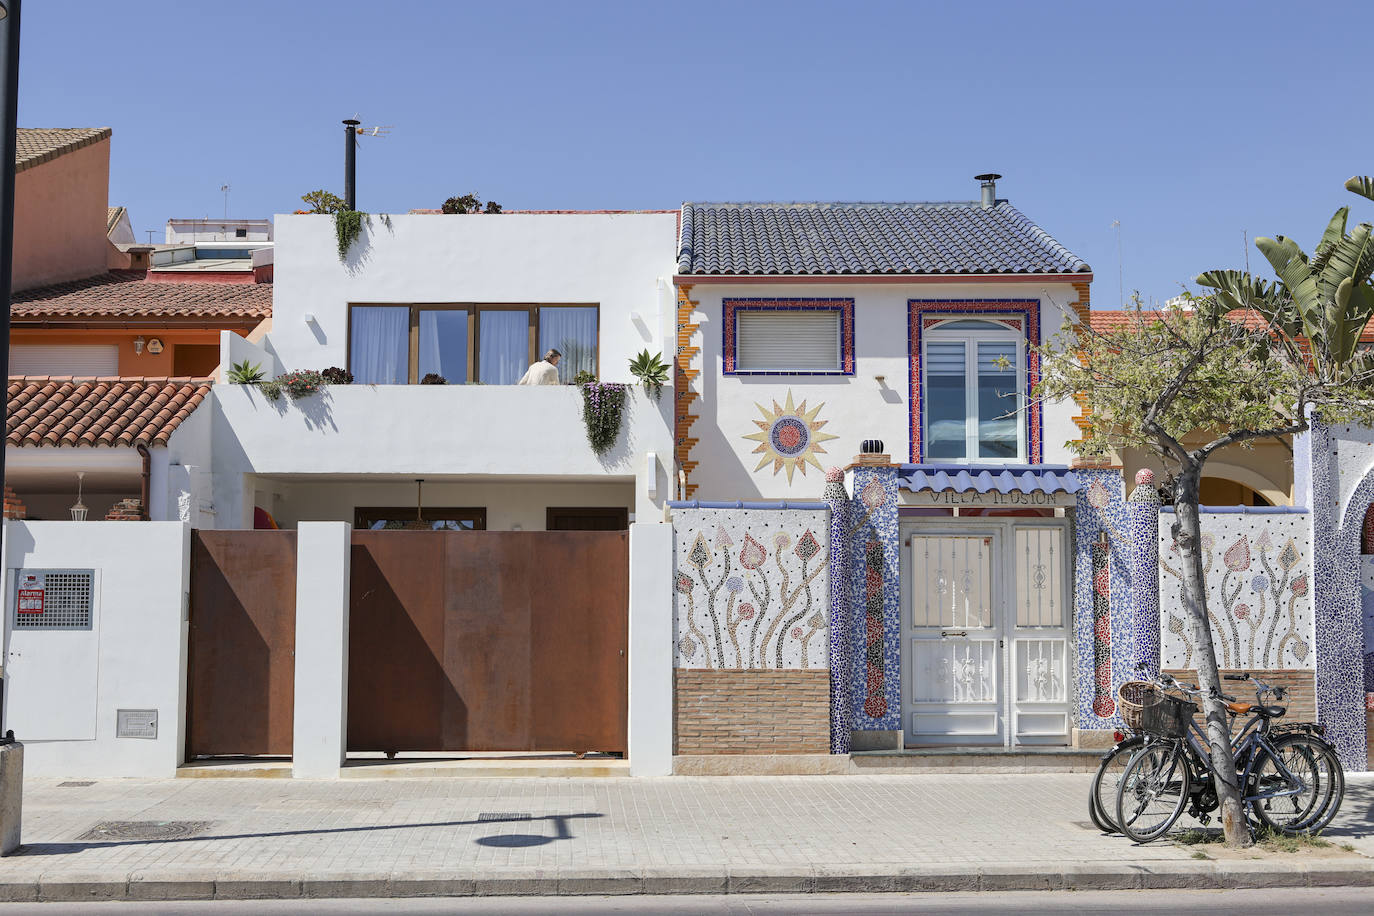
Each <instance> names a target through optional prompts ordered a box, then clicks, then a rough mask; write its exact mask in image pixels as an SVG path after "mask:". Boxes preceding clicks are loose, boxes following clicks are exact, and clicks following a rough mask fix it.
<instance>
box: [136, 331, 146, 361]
mask: <svg viewBox="0 0 1374 916" xmlns="http://www.w3.org/2000/svg"><path fill="white" fill-rule="evenodd" d="M143 344H144V340H143V335H141V334H140V335H139V336H138V337H135V338H134V353H135V354H136V355H138V356H142V355H143Z"/></svg>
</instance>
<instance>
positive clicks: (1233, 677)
mask: <svg viewBox="0 0 1374 916" xmlns="http://www.w3.org/2000/svg"><path fill="white" fill-rule="evenodd" d="M1222 677H1224V678H1225V679H1226V680H1228V681H1249V682H1250V683H1252V684H1254V685H1255V702H1256V703H1263V702H1264V695H1265V694H1266V693H1272V694H1273V695H1274V699H1276V700H1282V699H1286V698H1287V697H1288V688H1287V687H1284V686H1283V685H1281V684H1268V683H1265V682H1264V681H1262V680H1260V679H1259V678H1257V677H1255V676H1254V675H1253V674H1251V673H1250V672H1249V671H1241V672H1238V673H1236V674H1224V675H1222Z"/></svg>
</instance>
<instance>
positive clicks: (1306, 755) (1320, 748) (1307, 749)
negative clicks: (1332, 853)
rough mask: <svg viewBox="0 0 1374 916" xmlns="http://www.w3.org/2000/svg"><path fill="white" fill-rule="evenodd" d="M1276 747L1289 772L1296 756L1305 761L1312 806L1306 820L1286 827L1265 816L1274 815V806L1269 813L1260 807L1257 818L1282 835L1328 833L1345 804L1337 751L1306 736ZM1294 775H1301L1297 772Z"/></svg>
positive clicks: (1280, 742)
mask: <svg viewBox="0 0 1374 916" xmlns="http://www.w3.org/2000/svg"><path fill="white" fill-rule="evenodd" d="M1273 743H1274V749H1275V750H1276V751H1277V752H1278V753H1279V755H1280V759H1282V760H1283V761H1284V764H1285V766H1289V769H1290V770H1291V769H1292V766H1291V765H1290V764H1288V759H1289V757H1291V756H1294V755H1296V756H1297V757H1298V758H1299V759H1300V760H1301V761H1302V765H1305V766H1309V767H1310V768H1311V773H1312V776H1311V778H1312V780H1313V782H1314V783H1315V789H1314V790H1313V791H1312V793H1311V794H1312V796H1313V797H1312V804H1311V805H1310V806H1309V807H1308V809H1307V814H1306V816H1305V817H1302V818H1293V819H1291V820H1290V821H1289V823H1287V824H1286V825H1284V824H1282V823H1274V822H1273V821H1271V820H1270V818H1269V817H1267V816H1266V815H1268V814H1270V813H1271V812H1272V806H1270V810H1269V811H1266V810H1265V809H1264V808H1262V807H1258V806H1257V810H1256V814H1258V815H1259V817H1260V819H1261V820H1262V821H1263V822H1264V823H1265V824H1267V825H1268V826H1271V827H1273V828H1274V829H1276V830H1279V831H1280V832H1283V833H1288V834H1299V833H1316V832H1317V831H1319V830H1323V829H1325V828H1326V826H1327V825H1328V824H1330V823H1331V821H1332V820H1333V819H1334V818H1335V817H1336V814H1337V813H1338V812H1339V811H1340V810H1341V803H1342V802H1343V801H1344V800H1345V769H1344V768H1343V767H1342V766H1341V760H1340V757H1339V756H1337V754H1336V749H1335V748H1333V747H1332V746H1331V745H1330V744H1328V743H1326V741H1324V740H1322V739H1321V738H1318V737H1316V736H1315V735H1307V734H1290V735H1285V736H1283V737H1282V738H1279V739H1278V740H1277V741H1275V742H1273ZM1294 775H1298V774H1297V773H1296V771H1295V772H1294ZM1281 810H1282V809H1281Z"/></svg>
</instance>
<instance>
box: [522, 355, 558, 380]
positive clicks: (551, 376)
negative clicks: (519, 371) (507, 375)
mask: <svg viewBox="0 0 1374 916" xmlns="http://www.w3.org/2000/svg"><path fill="white" fill-rule="evenodd" d="M562 358H563V354H562V353H559V352H558V351H557V350H554V349H550V350H549V352H547V353H545V354H544V358H543V359H541V360H540V361H539V362H537V363H535V364H534V365H533V366H530V367H529V369H527V370H526V371H525V374H524V375H522V376H521V377H520V381H518V382H516V383H515V384H517V385H557V384H558V383H559V382H558V361H559V360H560V359H562Z"/></svg>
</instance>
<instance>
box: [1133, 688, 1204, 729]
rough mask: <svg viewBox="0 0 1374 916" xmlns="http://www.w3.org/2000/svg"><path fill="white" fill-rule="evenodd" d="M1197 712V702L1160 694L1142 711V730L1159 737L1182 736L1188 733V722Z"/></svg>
mask: <svg viewBox="0 0 1374 916" xmlns="http://www.w3.org/2000/svg"><path fill="white" fill-rule="evenodd" d="M1195 712H1197V704H1196V703H1189V702H1188V701H1187V700H1180V699H1179V698H1178V697H1173V696H1169V695H1168V694H1167V693H1161V694H1158V696H1157V697H1156V698H1155V700H1154V702H1152V703H1149V704H1147V705H1146V706H1145V708H1144V709H1143V710H1141V713H1140V731H1142V732H1144V733H1145V734H1147V735H1155V736H1156V737H1159V738H1182V737H1184V736H1185V735H1187V734H1188V723H1189V722H1191V721H1192V719H1193V713H1195Z"/></svg>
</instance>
